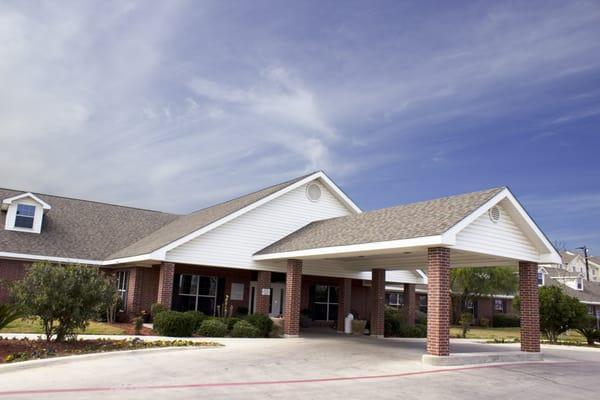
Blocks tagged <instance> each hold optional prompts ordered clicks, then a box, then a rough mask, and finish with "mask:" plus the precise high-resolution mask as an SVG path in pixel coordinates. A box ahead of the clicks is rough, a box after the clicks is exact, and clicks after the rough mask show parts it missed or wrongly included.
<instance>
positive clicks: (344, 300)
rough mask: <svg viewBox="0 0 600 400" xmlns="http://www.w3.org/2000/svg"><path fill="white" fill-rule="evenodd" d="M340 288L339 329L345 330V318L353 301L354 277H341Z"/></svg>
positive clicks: (340, 330)
mask: <svg viewBox="0 0 600 400" xmlns="http://www.w3.org/2000/svg"><path fill="white" fill-rule="evenodd" d="M339 288H340V291H339V294H338V295H339V299H338V316H337V331H338V332H344V319H345V318H346V315H348V313H349V312H350V306H351V303H352V279H350V278H340V282H339Z"/></svg>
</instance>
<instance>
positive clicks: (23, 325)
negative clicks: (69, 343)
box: [0, 319, 125, 335]
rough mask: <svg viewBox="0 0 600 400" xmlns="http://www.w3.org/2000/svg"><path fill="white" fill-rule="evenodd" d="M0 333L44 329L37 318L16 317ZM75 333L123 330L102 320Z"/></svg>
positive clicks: (105, 333)
mask: <svg viewBox="0 0 600 400" xmlns="http://www.w3.org/2000/svg"><path fill="white" fill-rule="evenodd" d="M2 333H41V334H43V333H44V331H43V329H42V325H41V324H40V321H39V320H30V319H18V320H16V321H13V322H12V323H10V324H8V326H6V327H5V328H4V329H0V334H2ZM77 333H87V334H89V335H122V334H123V333H125V331H124V330H123V329H121V328H118V327H115V326H111V325H109V324H105V323H103V322H94V321H92V322H90V325H89V326H88V327H87V329H86V330H85V331H77Z"/></svg>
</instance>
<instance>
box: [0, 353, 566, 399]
mask: <svg viewBox="0 0 600 400" xmlns="http://www.w3.org/2000/svg"><path fill="white" fill-rule="evenodd" d="M573 362H574V361H551V362H549V361H532V362H521V363H510V364H497V365H480V366H471V367H458V368H445V369H433V370H428V371H413V372H402V373H398V374H386V375H366V376H346V377H337V378H313V379H291V380H280V381H249V382H219V383H189V384H179V385H139V386H123V387H119V386H113V387H110V386H105V387H83V388H58V389H32V390H10V391H2V392H0V396H15V395H32V394H53V393H92V392H119V391H133V390H157V389H192V388H210V387H236V386H260V385H289V384H302V383H320V382H340V381H358V380H371V379H389V378H401V377H406V376H416V375H429V374H437V373H444V372H457V371H471V370H477V369H488V368H502V367H512V366H521V365H536V364H572V363H573Z"/></svg>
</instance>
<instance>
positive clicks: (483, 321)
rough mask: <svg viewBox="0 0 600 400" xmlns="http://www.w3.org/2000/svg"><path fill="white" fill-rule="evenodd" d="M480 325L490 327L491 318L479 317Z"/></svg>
mask: <svg viewBox="0 0 600 400" xmlns="http://www.w3.org/2000/svg"><path fill="white" fill-rule="evenodd" d="M479 326H481V327H482V328H489V327H490V320H489V319H487V318H484V317H481V318H479Z"/></svg>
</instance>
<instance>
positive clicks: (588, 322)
mask: <svg viewBox="0 0 600 400" xmlns="http://www.w3.org/2000/svg"><path fill="white" fill-rule="evenodd" d="M596 327H597V321H596V317H594V316H592V315H586V316H585V317H584V318H582V319H581V321H579V323H578V324H577V328H576V330H577V332H579V334H580V335H581V336H583V337H584V338H585V339H586V341H587V344H589V345H593V344H594V342H595V341H597V340H600V330H598V329H596Z"/></svg>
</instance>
